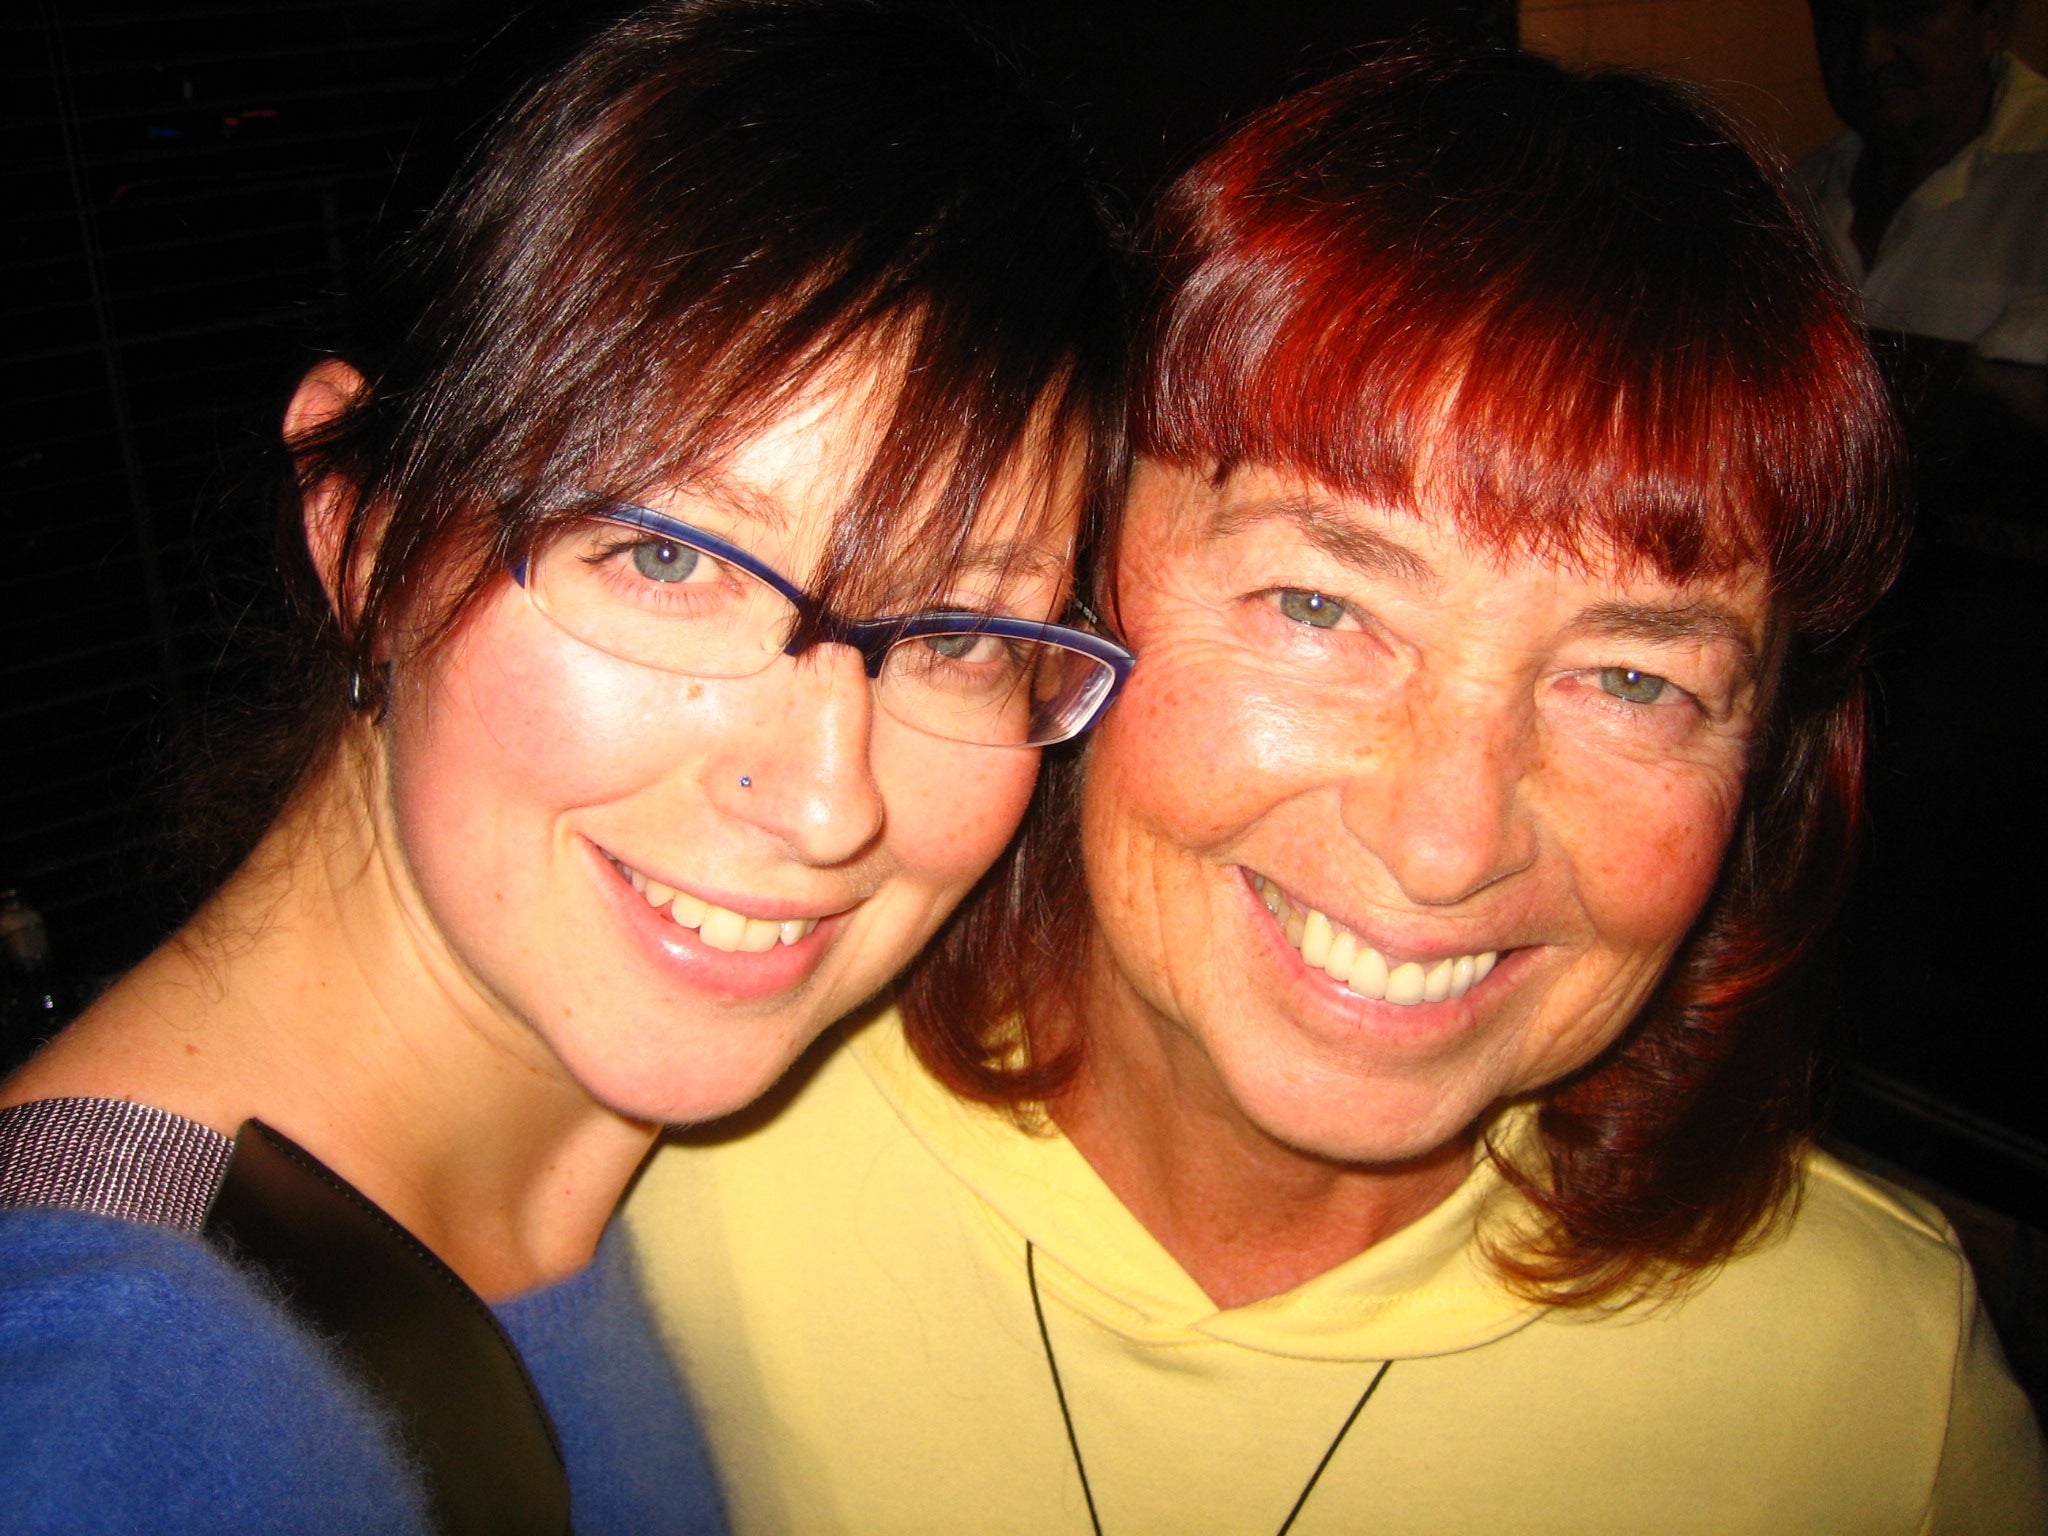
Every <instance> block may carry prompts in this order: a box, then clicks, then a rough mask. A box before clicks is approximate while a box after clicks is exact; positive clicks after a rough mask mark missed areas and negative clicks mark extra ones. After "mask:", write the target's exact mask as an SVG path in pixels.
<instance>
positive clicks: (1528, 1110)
mask: <svg viewBox="0 0 2048 1536" xmlns="http://www.w3.org/2000/svg"><path fill="white" fill-rule="evenodd" d="M1154 254H1155V256H1156V259H1157V261H1158V263H1159V272H1158V277H1157V285H1156V288H1155V290H1154V293H1155V298H1154V307H1153V310H1152V313H1151V316H1150V321H1149V326H1148V329H1147V330H1146V332H1145V333H1144V345H1143V347H1142V349H1141V352H1140V363H1139V367H1138V370H1137V375H1136V379H1137V383H1136V393H1137V401H1136V418H1135V419H1136V423H1137V430H1136V434H1135V435H1136V439H1137V447H1138V449H1139V454H1140V457H1139V460H1138V468H1137V471H1136V474H1135V476H1134V483H1133V491H1132V495H1131V498H1130V501H1129V503H1128V506H1127V508H1126V510H1125V514H1124V521H1123V528H1122V533H1121V538H1120V542H1119V543H1118V544H1117V545H1116V546H1115V548H1116V559H1115V561H1114V563H1113V564H1112V565H1111V566H1110V567H1109V568H1108V569H1106V570H1105V571H1104V572H1103V576H1102V580H1101V582H1100V591H1101V592H1102V594H1103V598H1104V602H1103V604H1102V608H1103V612H1104V614H1105V616H1106V617H1108V618H1109V619H1111V620H1112V621H1113V622H1114V623H1115V624H1116V626H1117V628H1118V631H1119V633H1120V634H1121V636H1122V638H1124V639H1125V640H1126V641H1127V642H1128V643H1129V644H1130V646H1131V648H1132V649H1133V650H1134V651H1135V652H1136V653H1137V656H1138V662H1137V666H1136V668H1135V669H1134V671H1133V672H1132V674H1131V678H1130V683H1129V686H1128V687H1127V688H1126V690H1125V692H1124V694H1123V697H1122V698H1121V700H1120V701H1119V702H1118V704H1117V707H1116V709H1115V710H1114V711H1113V712H1112V714H1111V715H1110V716H1109V718H1108V719H1107V720H1105V722H1104V724H1103V727H1102V729H1101V730H1100V731H1099V732H1098V733H1097V734H1096V735H1095V737H1094V738H1093V739H1092V740H1091V741H1090V743H1089V746H1088V749H1087V753H1086V754H1085V756H1083V757H1082V758H1080V759H1079V760H1077V761H1076V762H1074V763H1073V764H1071V765H1062V768H1061V769H1060V770H1059V772H1058V778H1057V779H1056V780H1054V781H1051V782H1049V783H1048V785H1047V786H1046V791H1047V792H1046V794H1045V796H1044V797H1043V798H1042V799H1041V801H1040V802H1039V809H1038V810H1037V811H1034V813H1033V816H1032V818H1031V819H1030V820H1029V821H1028V822H1027V826H1026V831H1025V834H1024V837H1023V839H1022V840H1021V841H1020V843H1019V845H1018V847H1017V848H1016V850H1014V852H1013V853H1012V854H1010V855H1008V856H1007V858H1008V863H1007V866H1006V867H1005V868H1003V869H1002V870H1001V871H1000V873H999V875H998V877H997V878H995V879H992V880H991V881H990V882H989V883H988V884H987V885H986V886H984V887H983V888H982V891H981V892H980V893H978V894H977V896H976V898H975V899H974V900H973V902H971V903H970V904H969V905H968V906H967V907H966V908H965V909H963V911H962V912H961V913H960V914H959V915H958V917H957V918H956V919H955V924H954V926H953V927H952V928H950V929H949V930H948V932H947V934H946V936H945V937H944V938H943V939H942V940H941V942H940V944H939V945H938V946H936V947H935V948H934V949H933V950H932V951H930V952H928V953H927V955H926V956H925V957H924V958H923V959H922V960H921V961H920V962H919V965H918V968H917V972H916V975H915V979H914V981H913V983H912V984H911V986H910V987H909V988H908V989H907V992H906V998H905V1007H904V1008H903V1010H902V1013H901V1014H900V1016H895V1017H890V1018H884V1019H880V1020H877V1021H875V1022H874V1023H873V1024H871V1025H870V1026H868V1027H867V1028H865V1029H863V1030H862V1031H860V1032H859V1033H857V1034H856V1035H854V1037H853V1038H852V1040H851V1042H850V1045H849V1048H848V1049H847V1050H846V1051H844V1052H842V1053H841V1054H840V1055H839V1056H837V1057H835V1058H834V1059H833V1060H832V1061H831V1062H829V1063H828V1064H827V1065H826V1066H825V1067H824V1068H823V1069H822V1070H821V1071H820V1072H819V1073H818V1074H817V1075H816V1076H815V1077H814V1078H812V1079H811V1080H810V1081H809V1082H808V1083H806V1084H805V1085H804V1086H803V1087H802V1089H801V1091H800V1092H798V1093H797V1094H796V1095H795V1096H794V1098H793V1099H792V1100H791V1102H790V1103H789V1104H788V1105H787V1106H786V1107H785V1108H784V1109H783V1110H782V1112H781V1114H780V1116H779V1117H778V1118H777V1119H775V1120H774V1121H773V1122H771V1123H768V1124H766V1125H762V1126H757V1127H750V1128H749V1132H748V1134H746V1135H743V1136H736V1137H724V1138H706V1139H704V1140H703V1141H702V1142H701V1143H698V1144H695V1145H679V1146H675V1147H670V1148H664V1149H663V1150H662V1151H661V1152H660V1153H659V1154H657V1156H656V1158H655V1159H654V1161H653V1163H652V1164H651V1165H650V1167H649V1169H648V1171H647V1174H646V1176H645V1178H644V1179H643V1180H642V1182H641V1184H640V1185H639V1186H638V1188H637V1189H636V1191H635V1193H634V1195H633V1197H632V1199H631V1200H630V1201H629V1203H628V1216H629V1220H630V1224H631V1227H632V1230H633V1231H634V1232H635V1233H636V1235H637V1236H639V1237H640V1238H641V1239H642V1240H643V1242H644V1245H645V1246H644V1255H645V1257H646V1260H647V1262H648V1264H649V1275H650V1284H651V1287H652V1289H653V1291H654V1293H655V1295H656V1297H657V1302H658V1305H659V1306H660V1307H661V1309H662V1312H663V1315H664V1319H665V1321H666V1322H667V1323H668V1325H669V1330H670V1336H671V1337H672V1338H673V1339H674V1340H675V1342H676V1344H677V1346H678V1348H679V1350H680V1353H681V1356H682V1358H683V1359H684V1360H685V1361H686V1362H687V1363H688V1367H689V1369H690V1371H691V1372H692V1377H693V1380H694V1381H695V1383H696V1385H697V1390H698V1393H699V1397H698V1401H699V1402H700V1403H702V1404H703V1405H704V1407H705V1409H706V1425H707V1429H708V1432H709V1438H710V1441H711V1445H712V1449H713V1453H714V1457H715V1460H716V1462H717V1464H718V1466H719V1467H720V1470H721V1472H722V1473H723V1474H724V1475H725V1477H726V1480H727V1487H728V1490H729V1494H730V1497H731V1499H732V1508H733V1512H734V1520H735V1525H736V1526H737V1527H738V1528H739V1529H741V1530H743V1531H748V1532H760V1533H767V1532H776V1533H782V1536H790V1533H820V1532H882V1531H890V1532H911V1531H953V1530H961V1531H965V1530H972V1531H976V1532H983V1533H995V1532H1015V1533H1019V1536H1023V1533H1029V1536H1055V1533H1058V1536H1065V1533H1073V1536H1087V1533H1088V1532H1090V1531H1094V1532H1097V1533H1099V1536H1126V1533H1133V1532H1167V1531H1172V1532H1202V1533H1217V1536H1236V1533H1246V1536H1256V1533H1263V1532H1272V1531H1276V1530H1277V1531H1282V1532H1286V1531H1290V1530H1291V1531H1297V1532H1300V1533H1302V1536H1307V1533H1310V1532H1336V1531H1352V1532H1362V1531H1371V1532H1375V1533H1387V1536H1391V1533H1397V1532H1398V1533H1411V1536H1451V1533H1467V1532H1479V1531H1497V1532H1514V1533H1518V1536H1521V1533H1539V1532H1552V1533H1558V1536H1587V1533H1621V1532H1628V1533H1640V1532H1653V1531H1654V1532H1660V1533H1673V1532H1699V1533H1716V1536H1721V1533H1730V1532H1754V1533H1759V1536H1763V1533H1770V1536H1782V1533H1788V1532H1802V1533H1803V1532H1823V1531H1827V1532H1842V1531H1857V1532H1872V1533H1875V1532H1911V1531H1923V1532H1934V1531H1943V1532H1946V1531H1954V1532H1971V1533H1984V1532H1994V1531H1995V1532H2012V1533H2018V1532H2024V1531H2035V1532H2038V1531H2040V1530H2042V1529H2044V1528H2048V1489H2044V1478H2043V1460H2042V1452H2041V1442H2040V1438H2039V1435H2038V1432H2037V1430H2036V1428H2035V1426H2034V1424H2033V1422H2032V1420H2031V1418H2030V1415H2029V1412H2028V1407H2027V1403H2026V1400H2025V1399H2024V1398H2023V1397H2022V1396H2021V1395H2020V1393H2019V1391H2018V1390H2017V1388H2016V1387H2015V1386H2014V1383H2013V1381H2012V1378H2011V1377H2010V1375H2009V1374H2008V1373H2007V1371H2006V1369H2005V1366H2004V1363H2003V1361H2002V1360H2001V1359H2000V1356H1999V1351H1998V1345H1997V1343H1996V1341H1995V1340H1994V1339H1993V1338H1992V1336H1991V1334H1990V1330H1989V1325H1988V1324H1987V1323H1986V1321H1985V1319H1984V1317H1983V1315H1982V1312H1981V1310H1980V1308H1979V1307H1978V1305H1977V1302H1976V1297H1975V1292H1974V1288H1973V1284H1972V1281H1971V1277H1970V1272H1969V1267H1968V1265H1967V1264H1966V1263H1965V1261H1964V1259H1963V1256H1962V1254H1961V1253H1960V1252H1959V1251H1958V1248H1957V1245H1956V1242H1955V1239H1954V1237H1953V1234H1951V1233H1950V1232H1949V1231H1948V1229H1947V1226H1946V1224H1945V1223H1944V1222H1943V1221H1942V1219H1941V1217H1940V1215H1939V1213H1938V1212H1936V1211H1935V1210H1933V1209H1932V1208H1931V1207H1929V1206H1928V1205H1926V1204H1924V1203H1922V1202H1920V1201H1918V1200H1916V1199H1914V1198H1912V1197H1910V1196H1908V1195H1905V1194H1903V1193H1901V1192H1899V1191H1897V1190H1893V1189H1890V1188H1888V1187H1885V1186H1883V1185H1880V1184H1877V1183H1875V1182H1872V1181H1870V1180H1867V1179H1864V1178H1861V1177H1859V1176H1858V1175H1857V1174H1855V1173H1853V1172H1852V1171H1850V1170H1849V1169H1847V1168H1845V1167H1844V1166H1842V1165H1841V1164H1840V1163H1838V1162H1836V1161H1834V1160H1833V1159H1831V1158H1829V1157H1827V1156H1825V1155H1823V1154H1820V1153H1818V1152H1816V1151H1815V1150H1814V1149H1813V1147H1812V1144H1811V1141H1810V1136H1811V1133H1812V1127H1813V1121H1812V1118H1811V1095H1810V1093H1809V1091H1808V1089H1809V1083H1810V1077H1811V1073H1812V1070H1813V1049H1814V1042H1815V1037H1816V1034H1817V1031H1818V1029H1819V1026H1820V1024H1821V1023H1822V1021H1823V1020H1824V1019H1825V1017H1826V1006H1825V1000H1824V999H1816V998H1815V996H1814V995H1813V983H1814V979H1815V969H1816V963H1817V961H1818V959H1819V957H1820V956H1821V954H1822V953H1824V948H1823V945H1822V944H1821V936H1822V935H1823V934H1824V932H1825V929H1826V926H1827V922H1828V919H1829V916H1830V914H1831V912H1832V909H1833V906H1834V903H1835V901H1836V899H1837V897H1838V895H1839V892H1840V887H1841V885H1842V882H1843V879H1844V875H1845V871H1846V867H1847V864H1848V860H1849V856H1850V852H1851V849H1852V848H1853V845H1854V840H1855V829H1856V824H1857V804H1858V786H1859V774H1860V764H1861V747H1862V737H1863V720H1864V715H1863V702H1862V701H1863V694H1862V684H1861V657H1862V637H1863V634H1864V626H1865V623H1866V621H1867V619H1868V617H1869V614H1870V611H1871V607H1872V605H1873V604H1874V603H1875V602H1876V600H1877V598H1878V596H1879V594H1880V593H1882V592H1883V590H1884V588H1885V586H1886V583H1887V582H1888V581H1889V580H1890V578H1891V575H1892V573H1893V571H1894V569H1895V567H1896V564H1897V561H1898V559H1899V556H1900V550H1901V545H1902V542H1903V528H1902V522H1901V519H1900V517H1899V513H1898V508H1897V504H1896V489H1895V486H1896V474H1897V464H1896V459H1895V451H1896V450H1895V435H1894V429H1893V425H1892V421H1891V418H1890V415H1889V413H1888V410H1887V406H1886V402H1885V397H1884V393H1883V390H1882V387H1881V385H1880V383H1879V379H1878V376H1877V374H1876V372H1875V370H1874V368H1873V367H1872V363H1871V359H1870V356H1869V354H1868V352H1867V350H1866V348H1865V346H1864V342H1863V339H1862V337H1861V335H1860V334H1859V332H1858V330H1857V326H1856V322H1855V318H1854V314H1853V312H1852V310H1851V308H1850V305H1849V302H1848V300H1847V298H1846V296H1845V294H1844V292H1843V291H1842V290H1841V288H1840V287H1839V285H1838V284H1837V282H1836V280H1835V279H1834V277H1833V276H1832V274H1831V270H1830V267H1829V264H1828V262H1827V260H1826V258H1825V256H1824V254H1823V253H1822V252H1821V251H1820V250H1819V249H1818V248H1817V247H1816V244H1815V242H1814V240H1813V238H1812V237H1811V235H1810V234H1809V233H1808V231H1807V228H1806V226H1805V223H1804V221H1803V219H1802V217H1801V212H1800V210H1799V208H1798V207H1797V205H1796V203H1795V202H1794V201H1793V199H1792V197H1791V196H1790V195H1788V193H1787V190H1786V187H1785V184H1784V182H1783V180H1782V178H1781V176H1780V175H1779V174H1778V173H1776V172H1774V171H1772V170H1770V169H1768V168H1766V167H1764V166H1763V165H1761V164H1760V163H1759V162H1758V160H1757V159H1756V157H1755V156H1754V155H1753V154H1752V152H1751V151H1750V150H1748V149H1747V148H1746V147H1745V140H1744V138H1743V136H1742V134H1741V133H1740V131H1739V130H1737V129H1736V128H1734V127H1733V126H1732V125H1731V124H1729V123H1728V122H1727V121H1726V120H1725V119H1724V118H1723V117H1721V116H1720V114H1719V113H1717V112H1716V111H1714V110H1713V109H1712V108H1711V107H1709V106H1707V105H1705V104H1703V103H1702V102H1701V101H1699V100H1698V99H1696V98H1695V97H1693V96H1691V95H1689V94H1687V93H1684V92H1682V91H1680V90H1679V89H1677V88H1675V87H1670V86H1666V85H1662V84H1659V83H1657V82H1654V81H1649V80H1644V79H1640V78H1635V77H1630V76H1615V75H1610V76H1596V77H1593V78H1590V79H1581V78H1575V77H1573V76H1571V75H1568V74H1567V73H1565V72H1563V71H1561V70H1559V69H1557V68H1556V67H1554V66H1552V65H1550V64H1548V63H1545V62H1543V61H1541V60H1537V59H1533V58H1529V57H1526V56H1519V55H1514V54H1481V55H1474V56H1464V55H1457V54H1445V55H1437V54H1430V53H1426V52H1425V53H1417V54H1413V55H1395V56H1393V57H1390V58H1388V59H1386V60H1384V61H1382V62H1379V63H1375V64H1370V65H1366V66H1363V67H1361V68H1359V69H1358V70H1356V71H1355V72H1354V73H1351V74H1349V75H1346V76H1343V77H1340V78H1338V79H1335V80H1333V81H1330V82H1328V83H1326V84H1324V85H1321V86H1319V87H1315V88H1312V89H1309V90H1307V91H1305V92H1303V93H1302V94H1300V95H1298V96H1296V97H1294V98H1293V99H1291V100H1289V101H1286V102H1283V103H1281V104H1280V105H1278V106H1276V107H1274V108H1272V109H1270V110H1269V111H1266V112H1264V113H1262V114H1260V115H1258V116H1256V117H1254V118H1252V119H1251V120H1250V121H1249V122H1247V123H1246V124H1245V125H1244V126H1242V127H1241V128H1240V129H1238V130H1237V131H1236V133H1235V134H1234V135H1233V136H1232V137H1231V138H1230V139H1229V140H1228V141H1227V142H1225V143H1224V144H1223V145H1222V146H1221V147H1220V148H1218V149H1217V150H1215V151H1214V152H1213V153H1212V154H1210V155H1209V157H1208V158H1207V159H1205V160H1204V161H1203V162H1201V163H1200V164H1198V165H1197V166H1196V167H1195V168H1194V169H1192V170H1191V171H1189V172H1188V173H1187V174H1186V175H1185V176H1184V177H1183V178H1182V179H1181V180H1180V181H1179V182H1178V183H1177V184H1176V186H1175V187H1174V189H1173V191H1172V192H1171V194H1170V195H1169V197H1168V198H1167V201H1166V205H1165V209H1164V213H1163V216H1162V219H1161V223H1160V227H1159V231H1158V234H1157V237H1156V248H1155V253H1154ZM1930 1027H1937V1021H1930Z"/></svg>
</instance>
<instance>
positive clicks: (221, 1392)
mask: <svg viewBox="0 0 2048 1536" xmlns="http://www.w3.org/2000/svg"><path fill="white" fill-rule="evenodd" d="M0 1378H4V1379H5V1380H6V1382H7V1391H6V1392H5V1393H4V1394H0V1486H5V1487H6V1488H7V1490H8V1500H7V1510H6V1513H5V1515H4V1517H0V1529H5V1530H7V1531H10V1532H13V1531H21V1532H30V1531H59V1530H62V1531H76V1532H93V1531H116V1530H151V1531H164V1532H184V1531H194V1532H196V1531H202V1530H230V1529H232V1530H242V1531H258V1532H261V1531H280V1532H282V1531H287V1530H290V1531H304V1530H351V1531H363V1532H401V1531H403V1532H414V1531H421V1530H424V1528H425V1519H424V1513H423V1507H422V1501H421V1497H420V1490H419V1485H418V1482H417V1479H416V1478H415V1476H414V1475H413V1473H412V1472H411V1470H410V1468H409V1467H408V1465H407V1464H406V1462H405V1459H404V1456H403V1453H402V1452H401V1451H400V1450H399V1448H398V1445H397V1442H396V1441H395V1439H394V1438H393V1437H392V1436H391V1435H390V1434H389V1433H388V1431H387V1429H386V1426H385V1424H384V1421H383V1418H382V1415H381V1413H380V1412H379V1410H378V1409H377V1408H376V1407H375V1406H374V1405H373V1404H372V1403H371V1402H370V1400H369V1399H368V1398H367V1396H366V1395H365V1394H364V1393H363V1392H362V1391H361V1389H360V1388H359V1387H357V1386H356V1385H355V1383H354V1382H353V1381H352V1380H350V1379H349V1378H348V1376H347V1375H346V1374H345V1372H344V1371H343V1370H342V1368H341V1367H340V1366H339V1365H338V1364H337V1363H336V1362H335V1361H334V1360H333V1359H332V1358H331V1357H330V1356H329V1354H328V1352H327V1349H326V1348H325V1346H324V1345H323V1344H322V1343H321V1341H319V1340H318V1339H316V1338H314V1337H313V1336H312V1335H311V1334H309V1333H308V1332H307V1331H305V1330H304V1329H303V1328H301V1327H300V1326H299V1325H298V1324H297V1323H296V1322H294V1321H293V1320H292V1319H291V1318H289V1317H288V1316H287V1315H286V1314H285V1313H284V1312H283V1310H282V1309H281V1308H280V1307H279V1306H278V1305H277V1304H276V1303H275V1302H274V1301H273V1300H272V1299H271V1298H270V1297H269V1296H268V1295H266V1294H265V1293H264V1292H263V1291H261V1290H260V1289H259V1288H258V1287H257V1285H256V1284H255V1283H254V1282H252V1281H251V1280H250V1279H249V1278H248V1277H247V1276H245V1275H244V1274H243V1273H242V1272H241V1271H239V1270H237V1269H236V1268H235V1267H234V1266H233V1265H231V1264H229V1263H228V1262H227V1261H226V1260H224V1259H223V1258H221V1257H220V1256H219V1255H218V1254H217V1253H215V1252H214V1251H213V1250H211V1249H210V1248H208V1247H206V1246H205V1245H204V1244H203V1243H201V1242H199V1241H198V1240H196V1239H194V1238H190V1237H186V1236H183V1235H181V1234H179V1233H175V1232H169V1231H165V1230H162V1229H160V1228H156V1227H149V1226H143V1225H139V1224H136V1223H131V1222H125V1221H119V1220H115V1219H112V1218H108V1217H99V1216H88V1215H81V1214H77V1213H73V1212H62V1211H44V1210H15V1211H6V1212H0Z"/></svg>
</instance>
